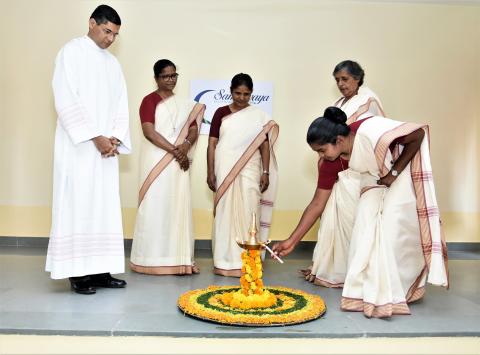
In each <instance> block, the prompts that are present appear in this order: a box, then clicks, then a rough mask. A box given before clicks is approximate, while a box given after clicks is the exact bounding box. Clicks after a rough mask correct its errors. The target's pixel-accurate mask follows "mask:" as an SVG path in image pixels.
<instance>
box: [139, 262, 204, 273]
mask: <svg viewBox="0 0 480 355" xmlns="http://www.w3.org/2000/svg"><path fill="white" fill-rule="evenodd" d="M130 269H132V270H133V271H135V272H138V273H140V274H147V275H192V274H198V273H200V270H199V269H198V267H197V266H196V265H195V264H193V265H174V266H173V265H172V266H142V265H137V264H134V263H132V262H130Z"/></svg>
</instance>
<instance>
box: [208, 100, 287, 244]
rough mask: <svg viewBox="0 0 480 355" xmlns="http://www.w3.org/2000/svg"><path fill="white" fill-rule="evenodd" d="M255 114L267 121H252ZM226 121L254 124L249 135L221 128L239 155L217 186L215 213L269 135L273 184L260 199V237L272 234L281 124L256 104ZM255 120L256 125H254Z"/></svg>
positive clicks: (222, 134) (227, 168)
mask: <svg viewBox="0 0 480 355" xmlns="http://www.w3.org/2000/svg"><path fill="white" fill-rule="evenodd" d="M235 115H237V117H235ZM255 115H256V116H260V117H262V118H263V120H262V119H261V120H257V121H256V122H251V121H252V120H251V116H255ZM224 120H231V122H233V120H236V121H237V122H235V124H239V125H242V126H244V127H248V126H251V127H249V128H247V129H248V131H249V132H248V136H247V137H241V134H238V131H236V130H232V129H230V130H229V131H230V133H226V130H223V129H222V131H221V138H223V142H226V141H227V140H228V142H229V145H230V146H235V149H236V150H237V152H238V153H237V155H238V158H237V159H235V162H234V161H232V163H233V164H232V163H231V164H230V165H231V166H229V167H226V168H224V169H223V170H224V171H225V172H227V171H228V173H227V174H226V175H224V176H221V177H220V184H219V186H218V188H217V192H216V194H215V198H214V216H215V215H216V207H217V205H218V203H219V201H220V199H221V198H222V197H223V196H224V194H225V192H226V191H227V190H228V188H229V187H230V185H231V184H232V182H233V181H234V180H235V178H236V177H237V176H238V174H239V173H240V171H241V170H242V169H243V168H244V166H245V165H246V164H247V163H248V161H249V160H250V159H251V158H252V156H253V155H254V153H255V152H256V151H257V150H258V149H259V147H260V145H261V144H262V143H263V142H264V141H265V137H268V141H269V146H270V166H269V173H270V175H269V180H270V184H269V187H268V189H267V191H265V192H264V193H263V194H262V197H261V200H260V236H261V237H262V236H268V230H269V228H270V223H271V219H272V211H273V205H274V200H275V195H276V188H277V175H278V167H277V161H276V157H275V152H274V145H275V142H276V140H277V138H278V133H279V127H278V124H277V123H276V122H275V121H273V120H271V119H269V117H268V116H267V115H266V114H265V113H263V112H262V111H261V110H259V109H257V108H255V107H248V108H247V109H244V110H242V111H240V112H237V113H235V114H232V115H228V116H226V117H225V118H224ZM242 121H244V122H242ZM252 123H254V124H253V125H252ZM225 126H226V125H225V123H223V124H222V127H225ZM221 150H222V147H218V146H217V152H219V153H221Z"/></svg>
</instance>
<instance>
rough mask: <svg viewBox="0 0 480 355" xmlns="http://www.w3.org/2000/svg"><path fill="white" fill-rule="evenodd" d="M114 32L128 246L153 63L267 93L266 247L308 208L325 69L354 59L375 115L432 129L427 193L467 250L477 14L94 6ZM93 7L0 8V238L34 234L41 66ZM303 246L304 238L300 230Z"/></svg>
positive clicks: (44, 178)
mask: <svg viewBox="0 0 480 355" xmlns="http://www.w3.org/2000/svg"><path fill="white" fill-rule="evenodd" d="M106 3H108V4H110V5H111V6H113V7H114V8H116V9H117V11H118V12H119V14H120V15H121V17H122V21H123V25H122V28H121V35H120V36H119V38H118V41H117V42H116V43H115V44H114V45H113V46H112V48H111V51H112V52H113V53H114V54H115V55H116V56H117V57H118V59H119V60H120V62H121V64H122V66H123V69H124V72H125V76H126V79H127V84H128V89H129V101H130V114H131V123H130V127H131V134H132V140H133V144H134V148H135V151H134V153H133V154H132V155H130V156H124V157H122V158H121V194H122V204H123V208H124V217H125V218H124V221H125V231H126V236H127V237H131V235H132V227H133V222H134V216H135V206H136V196H137V187H138V161H139V153H140V141H141V139H142V138H141V132H140V126H139V123H138V114H137V112H138V105H139V103H140V101H141V99H142V97H143V96H144V95H145V94H147V93H149V92H150V91H152V90H153V89H154V82H153V79H152V69H151V67H152V65H153V63H154V62H155V61H156V60H157V59H159V58H170V59H172V60H173V61H174V62H175V63H176V64H177V66H178V71H179V73H181V76H180V80H179V84H178V87H177V93H179V94H182V95H188V90H189V80H190V79H200V78H205V79H229V78H231V76H232V75H233V74H235V73H237V72H240V71H243V72H247V73H250V74H251V75H252V76H253V78H254V79H256V80H268V81H272V82H273V83H274V107H273V112H274V119H275V120H276V121H277V122H278V123H279V124H280V139H279V142H278V150H277V157H278V163H279V167H280V174H281V177H280V185H279V190H278V200H277V203H276V211H275V215H274V220H273V229H272V238H273V239H283V238H285V237H287V236H288V233H289V232H290V231H291V230H292V229H293V228H294V226H295V224H296V222H297V220H298V218H299V216H300V215H301V212H302V210H303V208H304V207H305V206H306V204H307V203H308V202H309V201H310V199H311V197H312V194H313V191H314V189H315V183H316V181H315V180H316V171H315V162H316V157H315V154H314V153H313V152H312V151H310V149H309V148H308V146H307V145H306V143H305V132H306V129H307V127H308V125H309V123H310V122H311V121H312V119H313V118H315V117H317V116H319V115H320V114H321V113H322V112H323V109H324V108H325V107H326V106H328V105H329V104H330V103H332V102H333V101H334V99H335V98H336V97H337V96H338V93H337V91H336V88H335V84H334V81H333V79H332V76H331V72H332V69H333V67H334V66H335V64H337V63H338V62H339V61H341V60H344V59H354V60H357V61H359V62H360V63H361V64H362V65H363V67H364V68H365V70H366V83H367V84H368V85H369V86H370V87H371V88H373V89H374V90H375V91H376V92H377V93H378V94H379V96H380V97H381V98H382V101H383V103H384V107H385V109H386V112H387V114H388V115H389V116H390V117H392V118H395V119H399V120H405V121H416V122H427V123H429V124H430V126H431V133H432V138H431V142H432V155H433V167H434V174H435V179H436V188H437V196H438V200H439V204H440V208H441V210H442V216H443V219H444V221H445V226H446V230H447V239H448V240H449V241H463V242H466V241H470V242H480V233H479V231H480V227H479V224H478V222H477V221H478V220H479V217H480V206H479V200H480V199H479V197H480V192H479V188H478V180H479V176H480V167H479V164H478V161H479V153H480V148H479V146H478V143H477V142H478V141H479V140H480V125H479V124H478V120H479V118H480V117H479V109H480V103H479V102H480V101H479V97H480V73H479V71H478V63H479V62H480V28H479V26H478V23H480V6H469V5H463V6H458V5H438V4H437V5H432V4H415V3H412V2H394V3H389V2H366V1H364V2H360V1H350V2H348V1H313V0H284V1H282V0H279V1H274V0H270V1H266V0H256V1H242V2H235V1H213V0H201V1H200V0H182V1H173V0H171V1H161V0H158V1H146V0H145V1H143V0H120V1H107V2H106ZM96 5H98V2H96V1H86V0H82V1H80V0H77V1H73V0H72V1H63V0H58V1H53V0H44V1H38V2H37V1H33V0H32V1H26V0H15V1H13V0H9V1H2V2H1V8H2V11H1V14H0V16H1V21H0V39H1V41H0V46H1V47H0V49H1V55H0V100H1V101H0V134H1V139H0V164H1V167H2V170H1V173H0V235H4V236H47V235H48V229H49V224H50V205H51V192H52V187H51V185H52V148H53V136H54V129H55V111H54V107H53V99H52V93H51V86H50V81H51V76H52V71H53V61H54V58H55V55H56V53H57V51H58V50H59V49H60V48H61V46H62V45H63V44H64V43H65V42H67V41H68V40H70V39H71V38H73V37H78V36H81V35H83V34H85V33H86V30H87V21H88V17H89V15H90V13H91V11H93V9H94V8H95V6H96ZM205 149H206V139H205V137H201V139H200V142H199V145H198V148H197V152H196V160H195V161H194V164H193V178H192V182H193V199H194V208H195V211H194V216H195V224H196V236H197V238H199V239H208V238H209V235H210V226H211V207H212V195H211V194H210V193H209V190H208V188H207V186H206V183H205V180H206V174H205V173H206V171H205V170H206V169H205V159H204V157H205ZM308 239H310V240H313V239H315V231H314V230H313V231H311V232H310V234H309V235H308Z"/></svg>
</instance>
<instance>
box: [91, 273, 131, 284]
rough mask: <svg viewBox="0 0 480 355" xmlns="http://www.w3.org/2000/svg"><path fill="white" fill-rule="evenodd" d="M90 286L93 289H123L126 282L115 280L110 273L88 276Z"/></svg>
mask: <svg viewBox="0 0 480 355" xmlns="http://www.w3.org/2000/svg"><path fill="white" fill-rule="evenodd" d="M90 279H91V284H92V285H93V286H94V287H105V288H123V287H125V286H127V282H126V281H124V280H120V279H116V278H115V277H112V275H110V273H108V272H107V273H105V274H96V275H90Z"/></svg>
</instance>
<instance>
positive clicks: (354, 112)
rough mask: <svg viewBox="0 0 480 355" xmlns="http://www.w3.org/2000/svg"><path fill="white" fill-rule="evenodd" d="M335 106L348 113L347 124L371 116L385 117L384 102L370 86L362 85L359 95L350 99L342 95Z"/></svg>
mask: <svg viewBox="0 0 480 355" xmlns="http://www.w3.org/2000/svg"><path fill="white" fill-rule="evenodd" d="M334 106H336V107H338V108H341V109H342V111H343V112H345V114H346V115H347V124H351V123H353V122H355V121H357V120H359V119H364V118H367V117H371V116H382V117H385V113H384V111H383V107H382V103H381V101H380V99H379V98H378V96H377V95H376V94H375V93H374V92H373V91H372V90H371V89H369V88H368V87H363V86H362V87H360V88H359V89H358V93H357V95H355V96H353V97H352V98H350V99H349V100H345V97H343V96H342V97H340V98H339V99H338V100H337V101H336V102H335V104H334Z"/></svg>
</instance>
